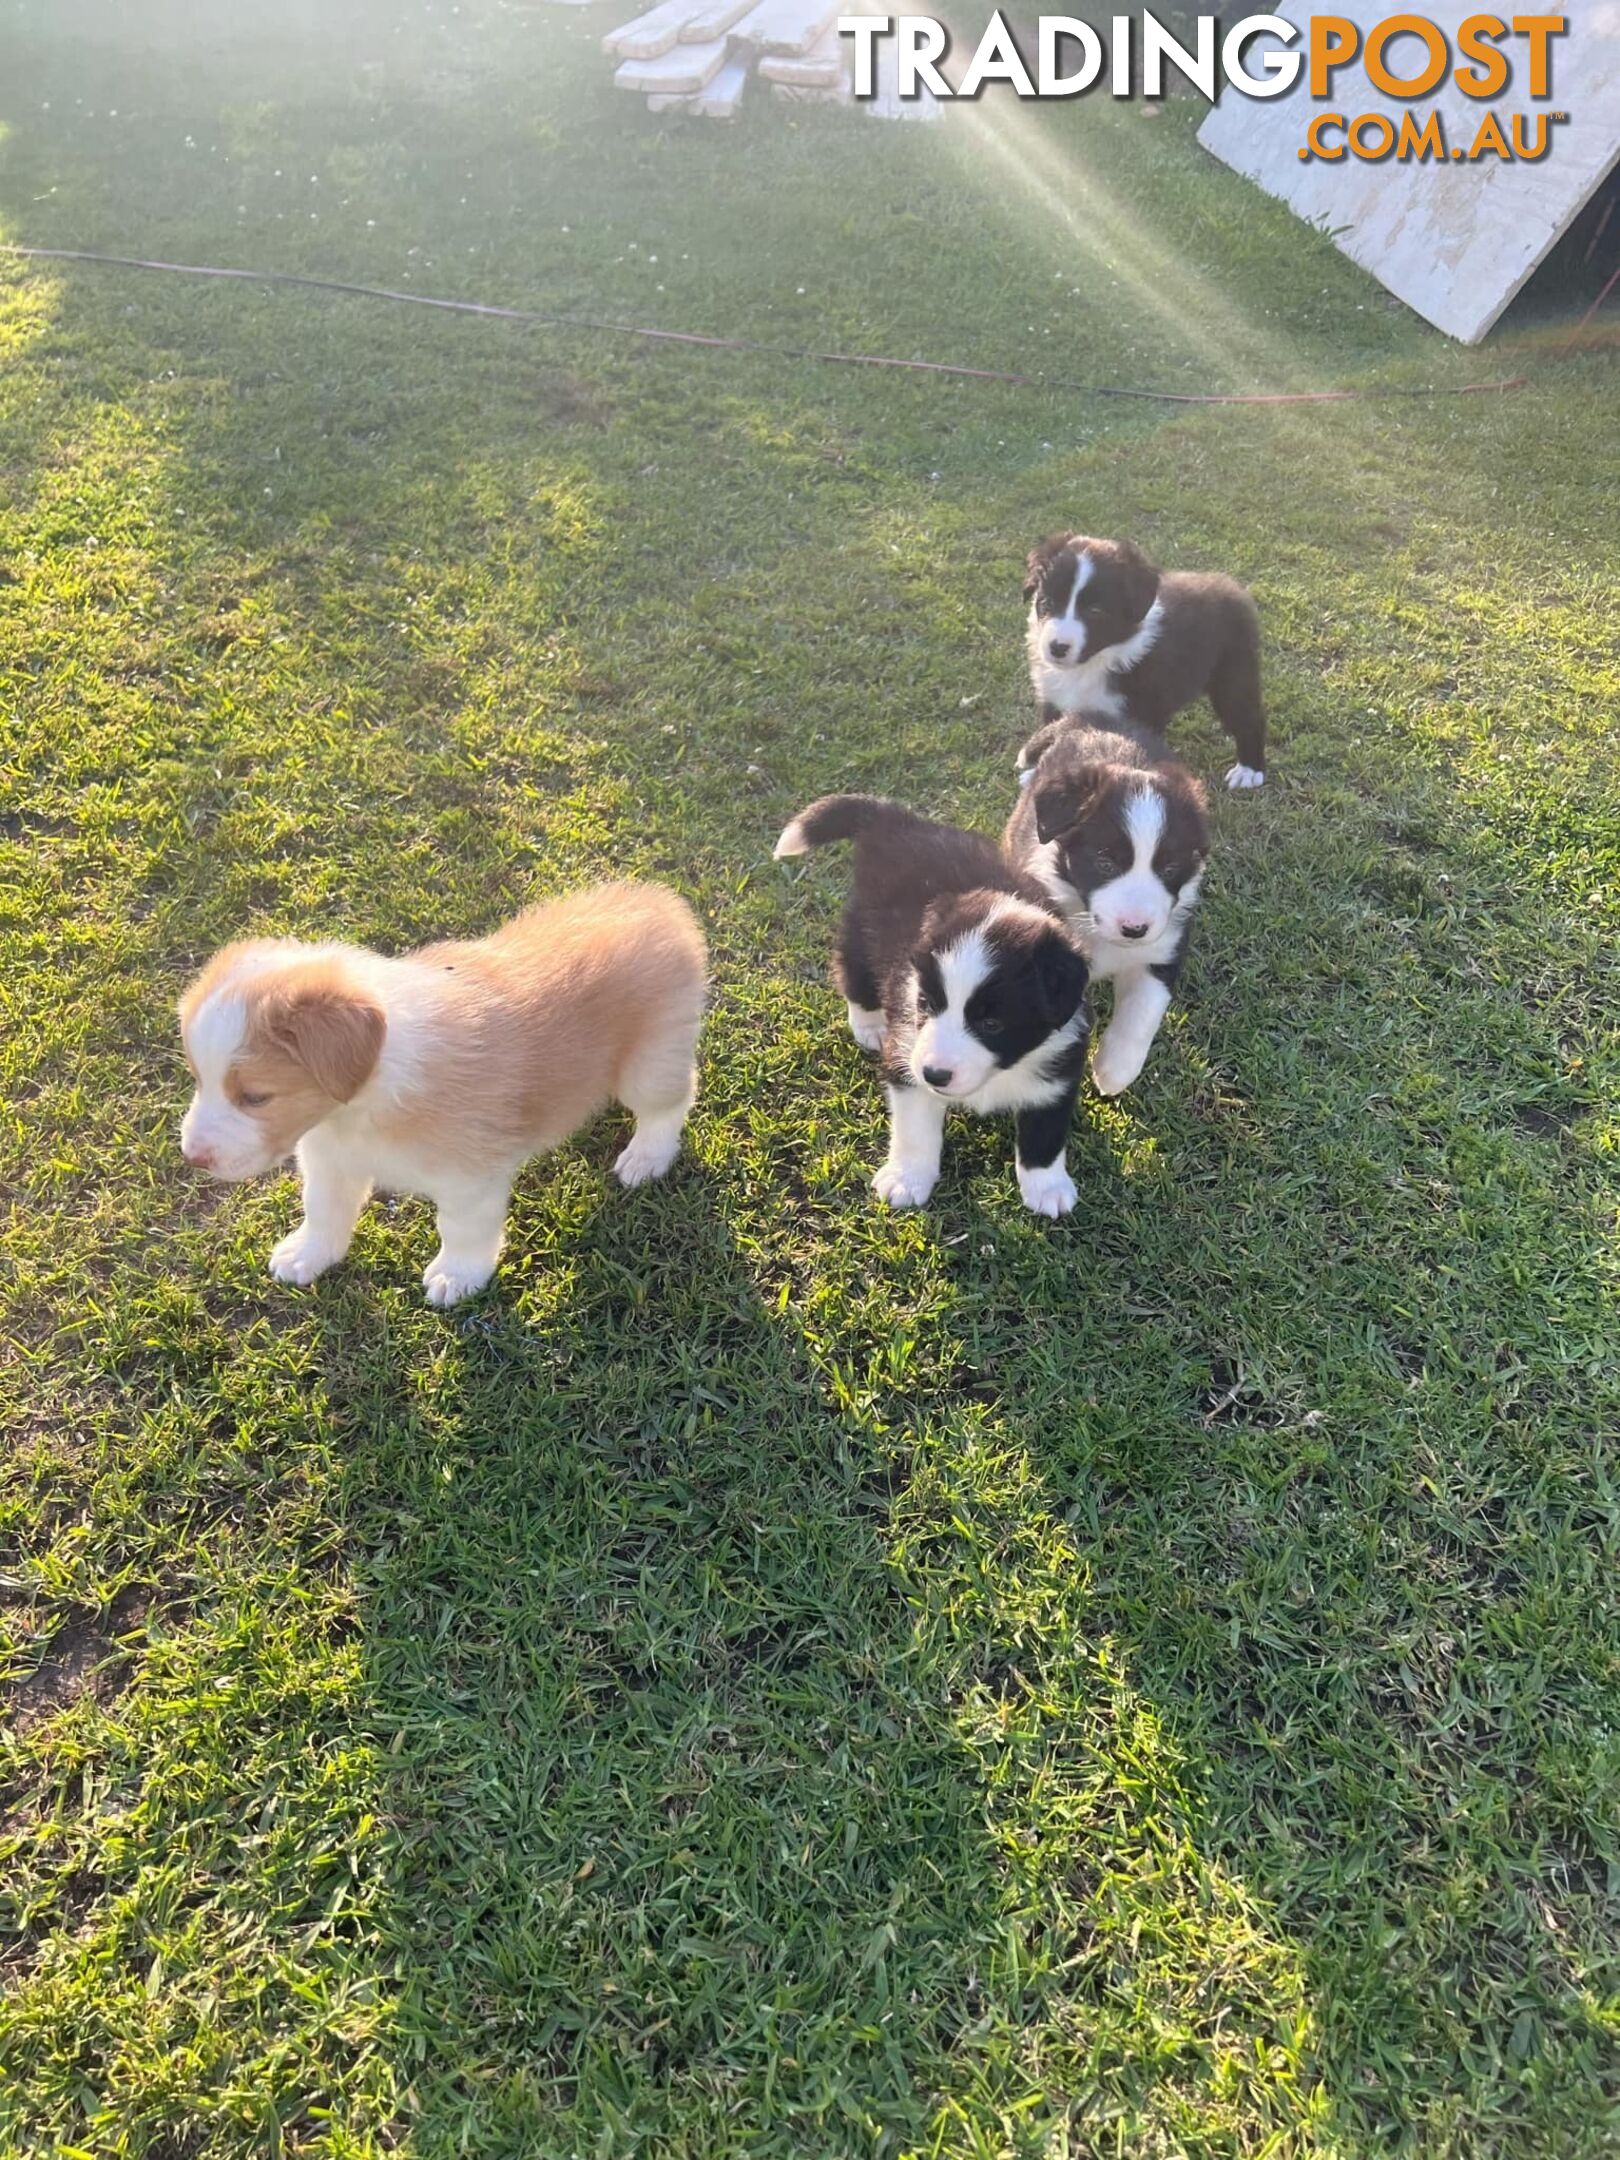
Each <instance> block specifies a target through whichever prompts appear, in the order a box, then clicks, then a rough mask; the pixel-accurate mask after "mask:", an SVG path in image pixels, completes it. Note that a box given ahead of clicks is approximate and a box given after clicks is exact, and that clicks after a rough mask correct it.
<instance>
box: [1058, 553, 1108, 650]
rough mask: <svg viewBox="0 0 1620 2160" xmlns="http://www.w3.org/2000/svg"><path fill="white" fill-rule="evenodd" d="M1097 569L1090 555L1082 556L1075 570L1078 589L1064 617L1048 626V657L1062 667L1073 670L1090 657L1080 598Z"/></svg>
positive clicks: (1059, 616)
mask: <svg viewBox="0 0 1620 2160" xmlns="http://www.w3.org/2000/svg"><path fill="white" fill-rule="evenodd" d="M1095 569H1096V564H1095V563H1093V561H1092V559H1091V557H1090V556H1089V555H1082V556H1081V557H1080V560H1079V562H1078V563H1077V565H1076V566H1075V573H1074V588H1073V590H1072V591H1071V592H1070V594H1069V604H1068V606H1067V607H1066V608H1065V609H1064V610H1063V613H1062V614H1061V615H1053V616H1050V617H1048V619H1047V624H1046V657H1047V659H1048V660H1050V661H1052V662H1053V663H1054V664H1055V665H1056V666H1058V667H1073V666H1075V665H1076V663H1077V662H1079V661H1081V660H1083V659H1084V658H1085V657H1086V626H1085V624H1084V623H1083V622H1082V621H1081V620H1080V612H1079V610H1080V595H1081V594H1082V593H1083V592H1084V591H1085V589H1086V587H1087V586H1088V585H1089V584H1090V583H1091V579H1092V574H1093V572H1094V571H1095Z"/></svg>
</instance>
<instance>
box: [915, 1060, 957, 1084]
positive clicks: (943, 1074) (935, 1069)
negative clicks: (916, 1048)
mask: <svg viewBox="0 0 1620 2160" xmlns="http://www.w3.org/2000/svg"><path fill="white" fill-rule="evenodd" d="M922 1075H923V1078H924V1079H925V1080H926V1081H927V1082H928V1085H929V1086H930V1087H949V1086H950V1084H951V1076H950V1072H949V1070H948V1068H947V1067H945V1066H944V1065H925V1066H924V1067H923V1069H922Z"/></svg>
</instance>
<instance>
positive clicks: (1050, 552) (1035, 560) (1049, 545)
mask: <svg viewBox="0 0 1620 2160" xmlns="http://www.w3.org/2000/svg"><path fill="white" fill-rule="evenodd" d="M1068 544H1069V542H1068V537H1067V535H1066V534H1064V533H1053V534H1052V535H1051V537H1050V538H1049V539H1046V540H1043V541H1042V542H1041V543H1040V545H1039V546H1038V547H1032V548H1031V549H1030V551H1029V560H1028V561H1027V562H1026V563H1025V564H1024V598H1025V599H1026V600H1033V599H1034V597H1035V595H1036V593H1037V591H1038V590H1039V588H1040V582H1041V579H1042V578H1043V577H1045V575H1046V573H1047V570H1048V568H1049V567H1050V566H1051V564H1053V563H1054V562H1056V561H1057V559H1058V557H1059V556H1060V555H1061V554H1062V553H1063V550H1064V549H1065V548H1066V547H1067V546H1068Z"/></svg>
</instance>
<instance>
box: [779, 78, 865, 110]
mask: <svg viewBox="0 0 1620 2160" xmlns="http://www.w3.org/2000/svg"><path fill="white" fill-rule="evenodd" d="M771 96H772V97H777V98H785V99H786V100H787V101H788V102H789V103H790V104H796V105H851V104H853V103H854V98H855V94H854V92H853V91H852V90H851V89H850V87H849V84H848V83H840V84H839V85H838V86H837V88H836V89H833V90H818V89H817V88H816V87H815V85H814V84H813V83H790V82H773V83H772V84H771Z"/></svg>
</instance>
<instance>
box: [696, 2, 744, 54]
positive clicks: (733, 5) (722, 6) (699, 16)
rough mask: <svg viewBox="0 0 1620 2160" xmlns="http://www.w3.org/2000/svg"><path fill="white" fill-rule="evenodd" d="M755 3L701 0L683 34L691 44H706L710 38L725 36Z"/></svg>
mask: <svg viewBox="0 0 1620 2160" xmlns="http://www.w3.org/2000/svg"><path fill="white" fill-rule="evenodd" d="M753 5H754V0H700V4H699V6H698V10H697V13H696V14H695V15H692V16H689V17H688V18H687V22H686V26H685V28H684V29H683V30H682V32H681V36H682V38H683V39H684V40H685V42H686V43H687V44H689V45H704V44H707V42H708V40H709V39H710V38H717V37H724V36H725V34H726V32H727V31H728V30H729V29H730V28H731V26H732V24H733V23H734V22H737V21H739V20H740V19H741V17H743V16H744V15H746V14H747V13H748V10H749V9H750V8H751V7H752V6H753Z"/></svg>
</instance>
